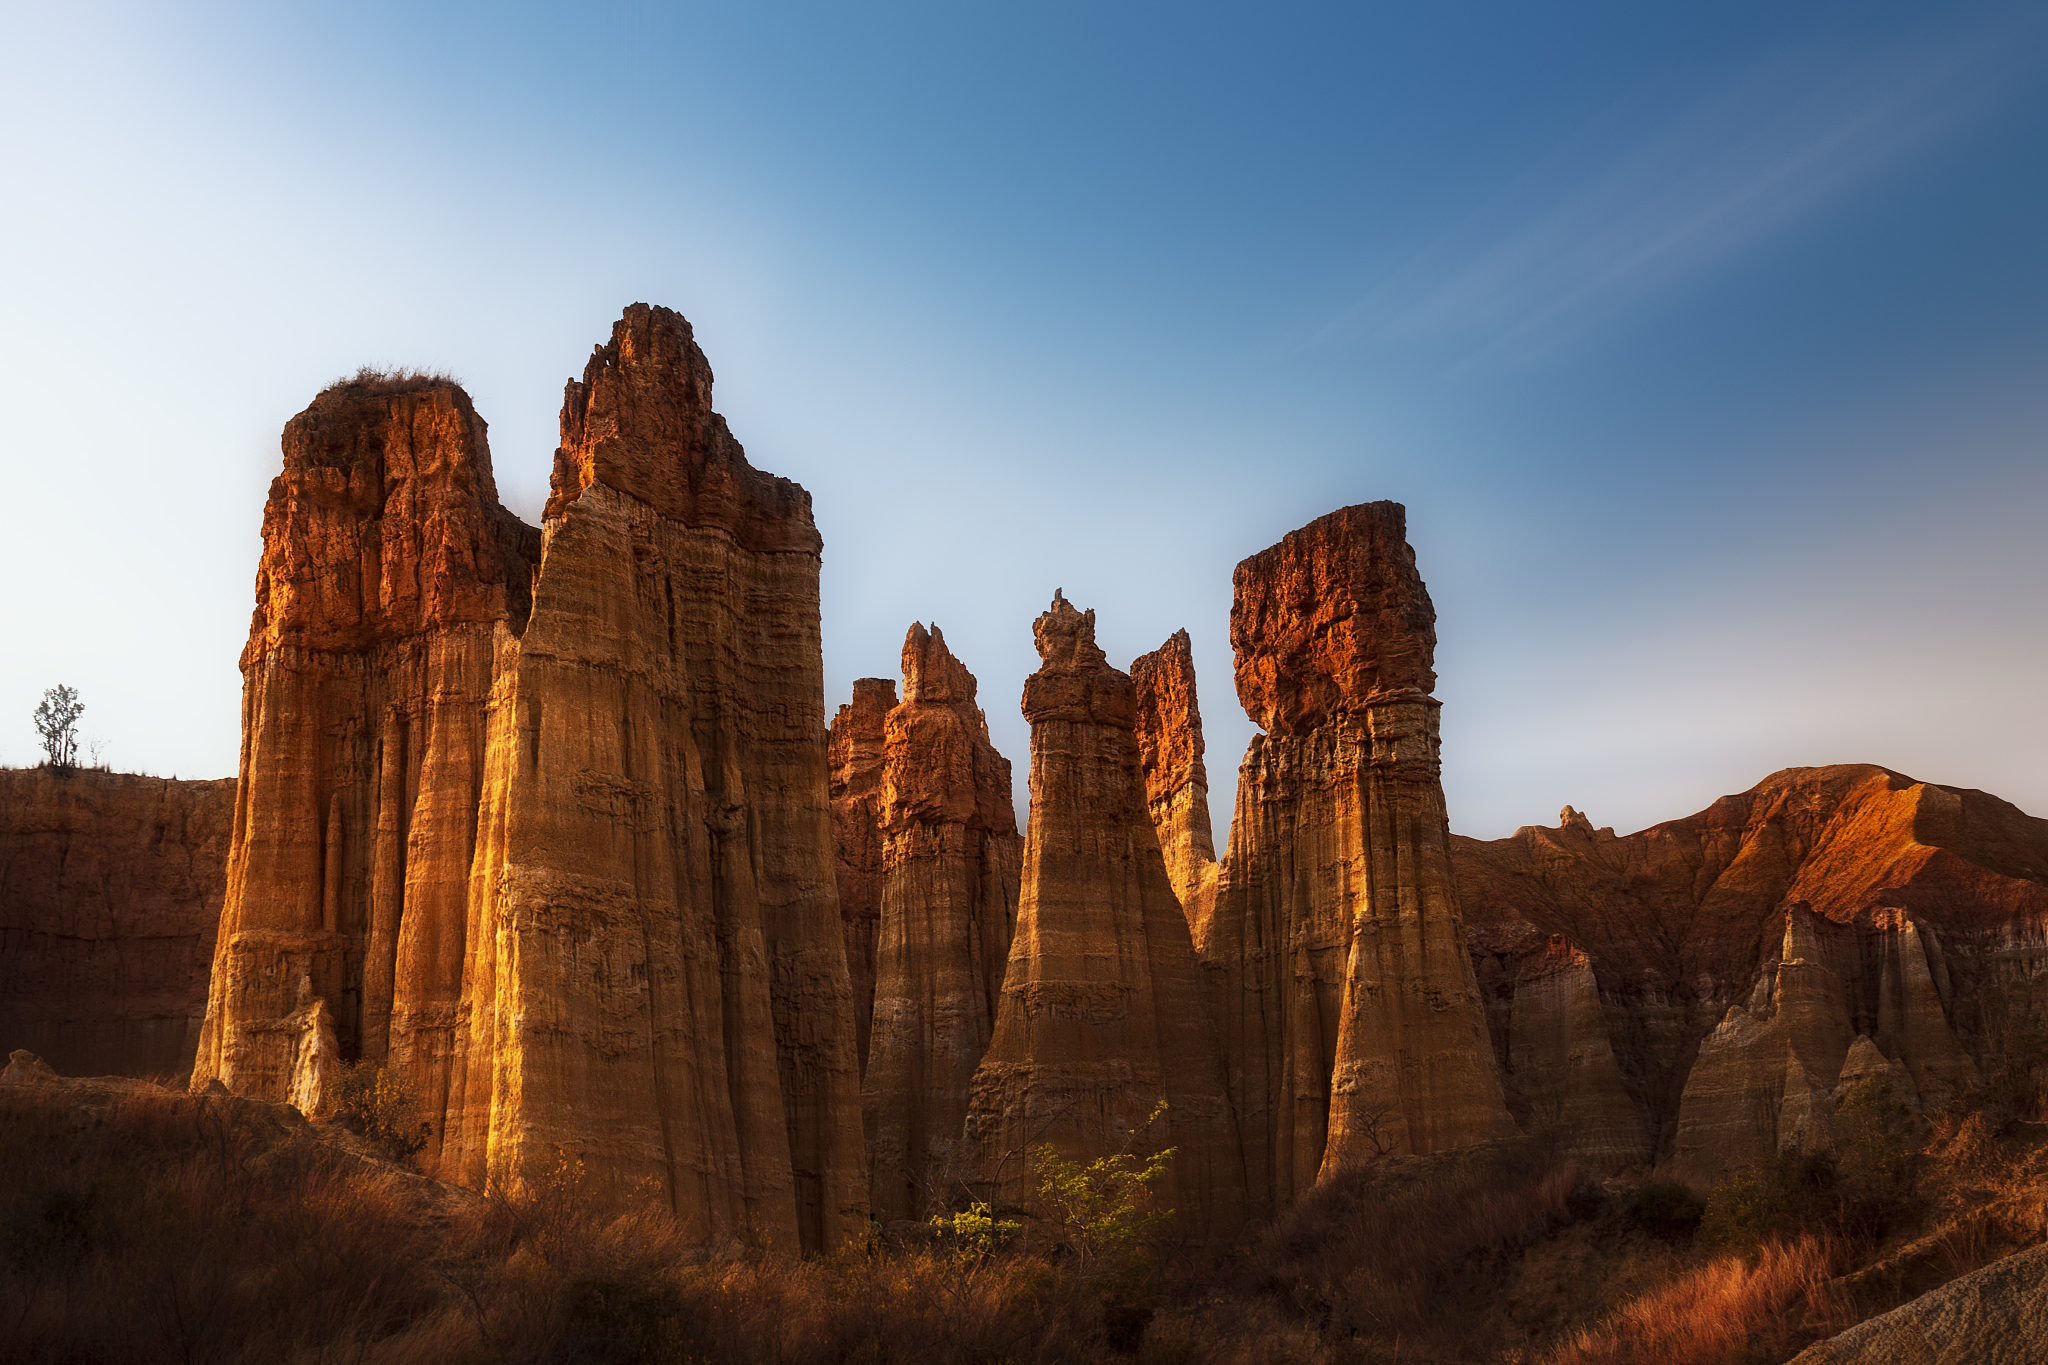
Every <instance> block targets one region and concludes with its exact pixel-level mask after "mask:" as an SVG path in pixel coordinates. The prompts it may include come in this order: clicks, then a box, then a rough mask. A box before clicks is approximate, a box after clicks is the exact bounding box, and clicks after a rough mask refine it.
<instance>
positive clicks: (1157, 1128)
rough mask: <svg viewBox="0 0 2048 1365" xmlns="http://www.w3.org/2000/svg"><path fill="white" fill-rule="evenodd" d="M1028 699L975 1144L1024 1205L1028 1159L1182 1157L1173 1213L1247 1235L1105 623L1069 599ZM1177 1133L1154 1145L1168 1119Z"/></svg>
mask: <svg viewBox="0 0 2048 1365" xmlns="http://www.w3.org/2000/svg"><path fill="white" fill-rule="evenodd" d="M1032 632H1033V635H1034V636H1035V638H1036V641H1037V645H1038V653H1039V658H1040V659H1041V660H1042V665H1041V667H1040V668H1039V670H1038V671H1037V672H1036V673H1034V674H1032V675H1031V677H1030V678H1029V679H1027V680H1026V682H1025V684H1024V715H1025V718H1026V719H1027V720H1029V721H1030V722H1031V822H1030V826H1029V830H1028V832H1027V837H1026V841H1025V850H1024V879H1023V889H1022V894H1021V897H1020V902H1019V908H1018V916H1017V933H1016V938H1015V940H1014V941H1013V943H1012V945H1011V949H1010V961H1009V967H1008V971H1007V973H1006V975H1005V976H1004V979H1003V990H1002V1004H1001V1007H1000V1010H999V1012H998V1015H997V1019H996V1028H995V1037H994V1039H993V1040H992V1041H991V1043H990V1045H989V1050H988V1054H987V1056H986V1057H985V1058H984V1059H983V1061H982V1064H981V1067H980V1069H979V1070H978V1071H977V1072H976V1073H975V1075H974V1082H973V1095H972V1100H971V1104H970V1110H969V1116H968V1123H967V1134H968V1138H969V1141H970V1142H971V1143H972V1144H973V1145H974V1146H975V1148H976V1150H977V1152H978V1160H979V1165H980V1169H981V1171H982V1177H983V1180H984V1182H985V1184H986V1185H987V1186H988V1187H990V1188H991V1189H992V1190H993V1191H994V1192H995V1194H996V1195H997V1196H998V1197H1001V1198H1008V1199H1016V1198H1017V1197H1019V1196H1020V1195H1021V1194H1022V1193H1023V1192H1024V1191H1025V1190H1026V1189H1027V1188H1028V1186H1029V1179H1030V1160H1029V1153H1030V1152H1031V1151H1032V1150H1033V1149H1035V1148H1036V1147H1038V1146H1039V1145H1040V1144H1043V1143H1050V1144H1052V1145H1053V1146H1054V1147H1055V1148H1057V1149H1059V1150H1060V1151H1061V1152H1062V1153H1064V1154H1065V1155H1067V1156H1069V1157H1074V1158H1092V1157H1097V1156H1102V1155H1106V1154H1108V1153H1110V1152H1113V1151H1116V1150H1118V1149H1119V1148H1121V1147H1123V1146H1124V1144H1125V1143H1126V1141H1127V1140H1128V1138H1127V1135H1128V1134H1129V1133H1130V1132H1131V1131H1132V1130H1144V1131H1142V1132H1141V1135H1140V1137H1139V1140H1138V1141H1139V1147H1140V1149H1149V1150H1158V1149H1160V1148H1163V1147H1166V1146H1169V1145H1172V1146H1176V1147H1178V1148H1179V1155H1178V1157H1177V1158H1176V1159H1175V1160H1174V1162H1173V1163H1172V1167H1171V1175H1170V1181H1171V1186H1170V1188H1167V1189H1165V1190H1163V1191H1162V1192H1161V1197H1162V1200H1163V1202H1164V1203H1165V1204H1167V1205H1168V1206H1170V1207H1172V1208H1174V1209H1175V1210H1177V1212H1178V1213H1179V1214H1180V1216H1181V1218H1182V1219H1183V1220H1184V1222H1183V1226H1184V1227H1185V1228H1186V1229H1188V1230H1189V1231H1190V1232H1192V1233H1193V1234H1194V1235H1197V1236H1208V1237H1223V1236H1228V1235H1230V1234H1231V1233H1232V1232H1233V1231H1234V1230H1235V1229H1237V1228H1238V1227H1239V1226H1240V1225H1241V1224H1242V1223H1243V1221H1244V1183H1243V1179H1244V1177H1243V1166H1242V1164H1241V1162H1242V1158H1241V1154H1240V1151H1239V1145H1238V1143H1237V1140H1236V1133H1235V1124H1234V1122H1233V1119H1232V1115H1231V1111H1230V1106H1229V1103H1228V1100H1227V1098H1226V1096H1225V1091H1224V1082H1223V1076H1222V1074H1221V1068H1220V1067H1219V1065H1218V1053H1217V1046H1216V1036H1215V1033H1214V1030H1213V1028H1212V1025H1211V1021H1210V1013H1209V1009H1208V1003H1207V1000H1206V998H1205V983H1204V981H1203V974H1202V971H1201V968H1200V966H1199V964H1198V963H1197V962H1196V960H1195V956H1194V951H1193V945H1192V942H1191V940H1190V936H1189V933H1188V927H1187V921H1186V920H1185V919H1184V918H1183V917H1182V915H1181V912H1180V906H1179V903H1178V901H1177V900H1176V898H1175V896H1174V894H1173V885H1172V883H1171V882H1170V881H1169V880H1168V878H1167V874H1166V864H1165V861H1164V859H1163V858H1162V857H1161V855H1160V851H1159V839H1158V836H1157V834H1155V833H1154V831H1153V828H1152V824H1151V821H1150V819H1149V818H1148V816H1147V814H1146V808H1145V784H1144V777H1143V774H1142V773H1141V771H1140V768H1139V760H1138V747H1137V739H1136V736H1135V734H1134V732H1133V727H1134V725H1135V723H1136V712H1137V701H1136V696H1135V692H1134V689H1133V687H1132V683H1131V679H1130V678H1129V677H1128V676H1127V675H1125V674H1123V673H1119V672H1118V671H1116V670H1115V669H1113V668H1111V667H1110V666H1109V664H1108V661H1107V660H1106V659H1105V658H1104V657H1103V654H1102V651H1101V650H1100V649H1099V648H1097V646H1096V644H1095V613H1093V612H1092V611H1091V612H1088V613H1086V614H1083V613H1081V612H1079V611H1076V610H1075V609H1074V608H1073V606H1071V605H1070V604H1069V603H1068V602H1067V601H1066V600H1065V599H1064V598H1063V597H1061V596H1060V595H1058V594H1055V595H1054V597H1053V602H1052V607H1051V609H1050V610H1048V611H1047V612H1046V613H1045V614H1044V615H1042V616H1040V617H1039V618H1038V620H1037V622H1036V623H1035V624H1034V625H1033V628H1032ZM1162 1101H1163V1102H1165V1103H1166V1104H1167V1105H1168V1110H1167V1113H1166V1115H1165V1117H1164V1119H1163V1120H1162V1121H1161V1122H1160V1123H1159V1124H1155V1125H1153V1126H1152V1127H1151V1128H1150V1129H1146V1127H1145V1125H1146V1120H1147V1118H1148V1117H1149V1116H1150V1115H1151V1114H1152V1112H1153V1110H1154V1107H1155V1106H1156V1105H1158V1104H1159V1103H1160V1102H1162Z"/></svg>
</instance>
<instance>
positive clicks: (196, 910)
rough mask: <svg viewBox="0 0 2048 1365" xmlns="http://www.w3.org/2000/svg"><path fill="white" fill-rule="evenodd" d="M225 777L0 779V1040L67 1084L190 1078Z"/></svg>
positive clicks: (37, 773) (228, 789) (220, 881)
mask: <svg viewBox="0 0 2048 1365" xmlns="http://www.w3.org/2000/svg"><path fill="white" fill-rule="evenodd" d="M234 799H235V784H234V782H233V781H232V780H221V781H212V782H181V781H178V780H176V779H166V778H158V777H138V776H134V775H132V774H127V773H110V772H100V771H97V770H93V769H86V768H77V769H73V770H72V771H71V772H69V773H68V774H61V773H58V772H55V771H53V770H51V769H49V768H24V769H15V770H0V1044H4V1045H5V1046H6V1047H8V1048H23V1049H26V1050H28V1051H31V1052H35V1053H38V1054H40V1055H42V1056H43V1057H47V1058H49V1059H50V1060H51V1061H52V1062H53V1063H54V1064H55V1065H56V1066H57V1067H58V1068H59V1069H60V1070H63V1071H66V1072H70V1073H73V1074H79V1073H84V1074H90V1075H126V1076H153V1075H165V1074H172V1073H176V1072H181V1071H186V1070H189V1069H190V1068H191V1066H192V1058H193V1055H194V1053H195V1051H196V1050H197V1048H198V1045H199V1028H200V1021H201V1019H202V1017H203V1016H204V1014H205V1012H206V974H207V969H208V967H209V966H210V964H211V963H212V960H213V946H214V935H215V932H216V930H217V929H218V927H219V924H220V909H221V897H222V895H223V893H224V891H225V888H226V883H227V876H226V866H227V856H228V842H229V837H230V835H231V833H232V830H233V825H234Z"/></svg>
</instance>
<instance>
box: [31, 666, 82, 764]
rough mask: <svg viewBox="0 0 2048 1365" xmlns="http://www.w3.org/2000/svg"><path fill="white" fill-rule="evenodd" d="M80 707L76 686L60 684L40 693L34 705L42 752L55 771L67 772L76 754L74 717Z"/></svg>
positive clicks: (75, 723)
mask: <svg viewBox="0 0 2048 1365" xmlns="http://www.w3.org/2000/svg"><path fill="white" fill-rule="evenodd" d="M84 710H85V703H84V702H82V701H80V700H79V699H78V689H77V688H75V687H66V686H64V684H62V683H58V684H57V685H56V686H55V687H53V688H51V689H50V690H49V691H47V692H45V693H43V704H42V705H41V706H38V707H37V708H36V733H37V734H39V735H41V736H42V737H43V752H44V753H45V754H48V755H49V763H50V766H51V767H52V768H55V769H56V770H57V771H58V772H70V771H71V763H72V760H74V759H76V758H77V757H78V717H79V715H80V713H82V712H83V711H84Z"/></svg>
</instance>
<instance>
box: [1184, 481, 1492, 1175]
mask: <svg viewBox="0 0 2048 1365" xmlns="http://www.w3.org/2000/svg"><path fill="white" fill-rule="evenodd" d="M1405 522H1406V517H1405V513H1404V510H1403V509H1402V507H1401V505H1400V504H1399V503H1392V502H1379V503H1365V504H1361V505H1359V506H1355V507H1347V508H1344V509H1342V510H1340V511H1337V512H1333V513H1331V514H1330V515H1329V516H1326V517H1323V518H1321V519H1319V520H1317V521H1314V522H1311V523H1310V524H1309V525H1308V526H1305V527H1303V528H1302V529H1301V530H1299V531H1295V532H1293V533H1292V534H1290V535H1288V536H1287V537H1285V538H1284V539H1283V540H1281V542H1280V543H1279V544H1277V545H1275V546H1273V547H1272V548H1271V549H1268V550H1266V551H1264V552H1263V553H1261V554H1258V555H1254V556H1253V557H1252V558H1250V559H1247V560H1246V561H1244V562H1243V563H1242V564H1240V565H1238V567H1237V574H1236V579H1235V582H1236V599H1235V602H1234V604H1233V605H1232V607H1231V613H1230V639H1231V644H1232V646H1233V648H1234V649H1235V651H1236V655H1237V690H1238V697H1239V699H1240V700H1241V701H1242V702H1243V703H1244V707H1245V710H1246V712H1247V713H1248V714H1249V715H1250V716H1251V718H1252V719H1253V720H1254V721H1255V722H1257V723H1258V724H1259V725H1260V726H1261V727H1263V728H1264V730H1265V731H1266V733H1265V734H1263V735H1260V736H1255V737H1254V738H1253V740H1252V743H1251V747H1250V749H1249V750H1248V751H1247V753H1246V755H1245V761H1244V765H1243V767H1242V769H1241V770H1240V774H1239V781H1238V796H1237V813H1236V818H1235V820H1234V821H1233V823H1232V826H1231V840H1230V851H1229V855H1228V857H1227V858H1226V859H1225V862H1224V866H1223V869H1222V872H1221V875H1220V878H1219V884H1218V889H1217V893H1216V909H1215V912H1214V914H1213V915H1212V916H1211V917H1210V920H1209V922H1208V924H1207V925H1206V932H1205V933H1204V935H1203V939H1202V942H1201V943H1200V944H1199V945H1198V946H1199V947H1200V949H1201V951H1202V954H1203V956H1204V958H1205V960H1206V961H1208V962H1209V963H1210V964H1211V965H1212V966H1214V967H1215V968H1217V970H1218V973H1219V977H1218V980H1219V984H1220V987H1221V994H1220V997H1219V1015H1220V1019H1219V1023H1220V1025H1221V1028H1222V1033H1223V1039H1224V1047H1225V1051H1226V1055H1227V1056H1228V1057H1229V1058H1230V1061H1231V1066H1232V1082H1233V1085H1232V1091H1233V1094H1234V1095H1235V1097H1236V1099H1237V1102H1238V1106H1239V1107H1238V1120H1239V1123H1240V1124H1241V1125H1242V1126H1243V1130H1244V1133H1245V1139H1246V1154H1247V1155H1246V1161H1247V1177H1248V1179H1249V1180H1250V1182H1251V1185H1252V1191H1253V1199H1254V1203H1255V1205H1256V1206H1260V1207H1263V1208H1267V1209H1270V1208H1273V1207H1284V1206H1285V1205H1286V1204H1288V1203H1289V1202H1291V1201H1292V1200H1293V1199H1294V1198H1296V1197H1298V1196H1299V1195H1300V1194H1301V1193H1302V1192H1303V1191H1304V1190H1306V1189H1307V1188H1308V1186H1309V1185H1310V1184H1311V1183H1313V1182H1314V1181H1315V1180H1316V1178H1317V1177H1318V1174H1319V1173H1320V1172H1322V1171H1324V1170H1326V1169H1335V1168H1337V1167H1340V1166H1343V1165H1346V1164H1350V1163H1354V1162H1362V1161H1366V1160H1370V1159H1372V1158H1373V1157H1375V1156H1377V1155H1379V1154H1381V1153H1402V1152H1417V1153H1420V1152H1432V1151H1439V1150H1442V1149H1445V1148H1449V1147H1456V1146H1461V1145H1465V1144H1468V1143H1473V1142H1479V1141H1483V1140H1486V1139H1490V1138H1497V1137H1502V1136H1507V1135H1510V1134H1512V1133H1513V1132H1514V1124H1513V1121H1512V1120H1511V1119H1510V1118H1509V1116H1508V1111H1507V1106H1506V1102H1505V1099H1504V1097H1503V1094H1502V1089H1501V1082H1500V1074H1499V1066H1498V1063H1497V1062H1496V1060H1495V1057H1494V1054H1493V1049H1492V1047H1491V1044H1490V1043H1489V1040H1488V1037H1487V1033H1486V1021H1485V1013H1484V1010H1483V1009H1482V1007H1481V1005H1480V1001H1479V996H1478V990H1477V987H1476V986H1475V984H1474V979H1473V973H1472V964H1471V961H1470V959H1469V958H1468V957H1467V955H1466V952H1465V939H1464V930H1463V926H1462V925H1461V923H1460V921H1459V916H1458V909H1457V905H1456V902H1455V900H1454V898H1453V894H1452V881H1451V866H1450V853H1449V847H1448V841H1449V831H1448V828H1447V824H1446V819H1445V814H1444V802H1443V789H1442V786H1441V785H1440V783H1439V780H1438V767H1437V703H1436V701H1435V700H1434V699H1433V698H1431V697H1430V695H1429V692H1430V689H1431V688H1433V687H1434V686H1435V683H1436V674H1435V672H1434V670H1433V668H1432V658H1433V654H1434V651H1435V645H1436V630H1435V620H1436V617H1435V612H1434V610H1433V609H1432V607H1431V606H1430V601H1429V593H1428V590H1427V589H1425V588H1424V587H1423V583H1422V579H1421V577H1420V575H1418V574H1417V573H1416V571H1415V554H1414V551H1413V550H1411V549H1410V548H1409V547H1408V544H1407V539H1406V526H1405Z"/></svg>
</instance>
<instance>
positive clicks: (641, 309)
mask: <svg viewBox="0 0 2048 1365" xmlns="http://www.w3.org/2000/svg"><path fill="white" fill-rule="evenodd" d="M545 529H546V535H547V540H546V548H545V550H544V552H543V555H542V559H541V566H540V572H539V575H538V577H537V579H536V586H535V591H534V601H533V615H532V619H531V621H530V622H529V624H528V626H527V629H526V633H525V635H524V636H523V637H521V638H520V639H518V640H516V641H515V640H511V639H502V640H501V648H502V649H503V650H504V651H505V652H506V653H507V654H508V656H509V659H508V663H507V665H506V668H505V672H506V673H507V674H508V676H507V677H505V678H504V680H503V681H502V682H501V684H500V685H499V687H498V688H497V690H496V691H495V692H494V694H493V696H492V699H491V740H492V742H491V760H492V761H491V767H490V772H489V775H488V781H487V786H486V790H485V793H484V801H483V813H482V820H481V832H480V835H479V843H480V848H479V851H478V856H477V859H476V866H475V873H474V877H473V880H472V883H471V888H470V913H471V934H470V940H469V941H470V944H471V948H472V957H471V964H470V968H471V969H470V971H469V973H468V977H467V984H466V990H465V1004H466V1006H467V1017H468V1020H469V1047H468V1051H467V1054H466V1056H465V1057H464V1058H463V1059H462V1061H461V1062H460V1063H459V1064H458V1073H459V1081H460V1084H459V1085H458V1087H457V1095H458V1096H459V1100H455V1099H451V1104H450V1117H449V1143H450V1145H451V1147H452V1148H453V1149H454V1151H455V1154H456V1155H455V1161H456V1163H457V1164H456V1165H455V1167H454V1169H455V1170H458V1171H459V1172H460V1173H461V1174H462V1176H463V1177H464V1178H465V1179H466V1180H467V1181H469V1182H470V1183H477V1184H481V1183H484V1182H485V1181H490V1182H517V1181H520V1180H523V1179H529V1178H531V1177H532V1176H534V1175H536V1174H538V1173H539V1172H540V1171H541V1170H543V1169H544V1168H545V1167H546V1166H547V1165H548V1164H549V1163H550V1162H552V1161H553V1160H554V1159H555V1152H556V1151H557V1149H565V1150H568V1151H572V1152H577V1153H581V1154H583V1155H584V1157H585V1160H586V1162H588V1163H590V1164H591V1165H593V1166H597V1167H601V1168H602V1169H603V1170H604V1171H605V1172H606V1173H607V1174H608V1175H609V1176H611V1177H612V1178H613V1179H615V1180H617V1181H618V1182H620V1183H622V1184H624V1185H631V1184H633V1183H635V1182H636V1181H639V1180H642V1179H647V1178H652V1179H654V1180H656V1181H658V1182H659V1183H660V1185H661V1187H662V1188H663V1189H664V1190H665V1191H666V1193H667V1195H668V1198H669V1200H670V1202H671V1204H672V1206H673V1207H674V1208H675V1210H676V1211H677V1212H678V1213H679V1214H681V1215H682V1216H684V1217H685V1218H687V1219H689V1220H691V1221H692V1222H693V1223H694V1224H695V1225H696V1226H698V1227H699V1228H701V1229H702V1230H703V1232H704V1233H705V1234H707V1235H713V1234H731V1233H736V1232H743V1231H751V1232H752V1233H753V1234H754V1235H757V1236H759V1237H761V1238H763V1239H765V1240H767V1241H769V1242H770V1243H778V1244H782V1245H787V1246H791V1247H794V1246H796V1245H798V1244H799V1242H800V1243H801V1244H802V1245H804V1246H806V1247H814V1248H824V1247H832V1246H837V1245H839V1244H840V1243H841V1242H843V1241H844V1240H845V1239H846V1238H847V1237H849V1236H851V1235H853V1234H855V1233H857V1232H858V1231H859V1229H860V1227H861V1225H862V1221H863V1219H864V1217H865V1213H866V1202H867V1201H866V1188H865V1187H866V1181H865V1179H864V1178H863V1177H864V1169H863V1168H864V1166H865V1162H864V1161H863V1159H862V1151H861V1136H860V1128H859V1109H858V1099H857V1096H858V1085H859V1080H858V1072H857V1069H856V1068H857V1061H856V1051H855V1041H854V1027H853V1001H852V998H851V994H850V990H849V986H848V979H847V972H846V950H845V945H844V941H843V938H842V934H841V928H840V921H839V910H838V903H837V895H836V891H835V886H834V869H833V855H832V845H831V815H830V811H829V807H828V799H827V771H826V754H825V724H824V712H823V691H824V686H823V661H822V654H821V651H820V646H819V634H818V565H819V544H820V542H819V538H818V533H817V530H816V528H815V527H814V526H813V524H812V521H811V513H810V498H809V496H808V495H807V494H806V493H805V492H804V491H803V490H802V489H801V488H799V487H797V485H795V484H793V483H791V482H789V481H788V480H786V479H778V478H776V477H774V476H773V475H769V474H764V473H761V472H759V471H758V470H755V469H754V468H753V467H752V466H750V465H749V464H748V463H747V461H746V457H745V454H744V452H742V451H741V449H740V446H739V443H738V442H737V441H735V440H734V439H733V438H732V435H731V433H730V432H728V431H727V430H726V426H725V422H724V419H723V418H721V417H719V416H718V415H717V414H716V413H715V412H713V411H712V409H711V371H710V367H709V366H708V365H707V364H706V363H705V360H704V356H703V353H702V352H701V351H699V350H698V349H697V345H696V343H695V341H694V340H693V339H692V337H691V334H690V328H689V324H688V323H686V322H685V321H684V320H683V319H682V317H681V316H680V315H678V314H676V313H673V312H671V311H669V310H668V309H665V308H649V307H647V306H646V305H644V304H636V305H634V306H633V307H632V308H630V309H628V310H627V311H626V315H625V316H624V317H623V318H622V319H621V320H620V321H619V322H618V323H617V324H616V325H615V326H614V327H613V329H612V337H611V341H610V342H609V343H608V344H606V345H604V346H601V347H599V348H598V349H597V351H596V353H595V354H593V355H592V357H591V360H590V363H589V365H588V366H587V367H586V368H585V370H584V375H583V380H582V382H580V383H571V384H570V385H569V386H568V391H567V394H566V396H565V398H564V401H563V406H562V449H561V450H560V451H559V452H557V454H556V457H555V478H554V486H553V491H552V493H551V495H550V497H549V499H548V512H547V521H546V528H545Z"/></svg>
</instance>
